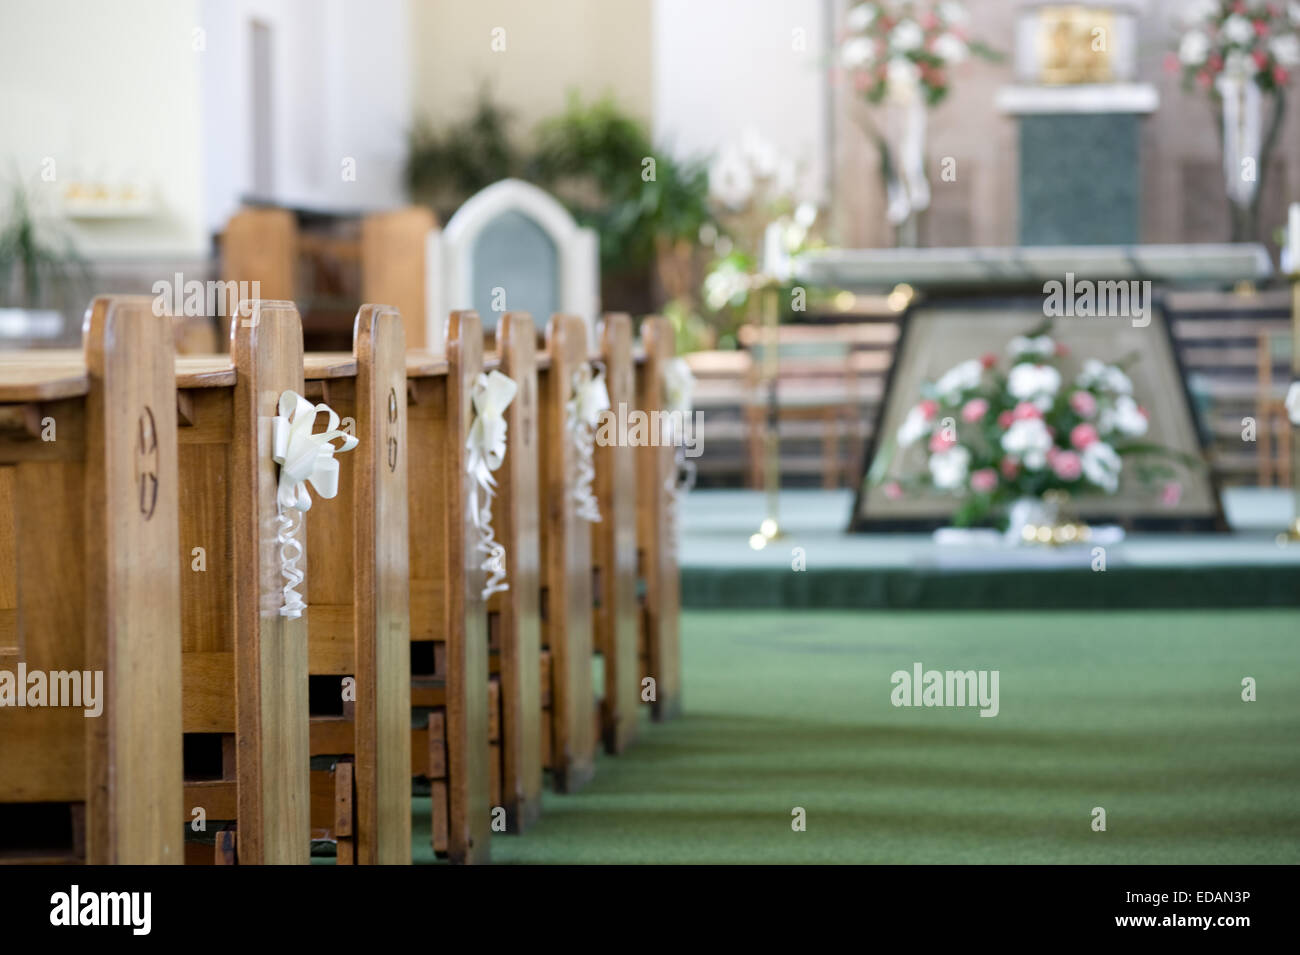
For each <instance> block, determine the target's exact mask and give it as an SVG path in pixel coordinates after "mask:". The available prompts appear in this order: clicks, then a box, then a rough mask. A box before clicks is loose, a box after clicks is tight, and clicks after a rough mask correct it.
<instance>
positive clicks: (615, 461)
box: [591, 315, 640, 753]
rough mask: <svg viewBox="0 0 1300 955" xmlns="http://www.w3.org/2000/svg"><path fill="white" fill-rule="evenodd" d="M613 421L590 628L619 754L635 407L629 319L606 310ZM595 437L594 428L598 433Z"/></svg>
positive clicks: (602, 469) (633, 629)
mask: <svg viewBox="0 0 1300 955" xmlns="http://www.w3.org/2000/svg"><path fill="white" fill-rule="evenodd" d="M600 357H601V361H602V362H603V363H604V365H605V378H606V382H607V384H608V388H609V401H610V414H611V416H612V417H611V418H610V419H609V423H608V424H607V425H606V429H607V430H606V437H605V439H604V440H598V441H597V443H596V450H595V457H596V462H595V464H596V484H595V491H596V498H597V500H598V501H599V502H600V515H601V520H600V522H599V523H596V524H592V525H591V534H592V537H591V553H592V565H593V571H594V572H593V575H592V581H593V582H592V586H593V588H594V589H595V591H596V611H595V618H594V627H595V629H594V633H595V644H596V649H597V651H598V652H599V653H600V655H601V658H602V661H603V663H604V677H605V679H604V695H603V697H602V699H601V705H600V720H601V735H602V738H603V740H604V744H605V750H606V752H609V753H621V752H623V750H624V749H626V748H627V746H628V745H629V744H630V743H631V742H632V740H633V738H634V737H635V736H636V727H637V714H638V711H639V709H640V705H639V700H640V697H639V695H638V690H639V686H640V682H639V679H638V678H639V676H640V673H639V666H638V663H637V620H636V615H637V603H636V558H637V554H636V467H637V462H636V449H635V448H634V447H633V446H632V444H630V443H629V441H628V435H627V434H620V433H619V428H620V422H629V421H630V418H629V416H630V415H631V413H632V412H633V411H634V409H636V407H637V405H636V382H635V375H634V369H633V364H632V321H631V319H630V318H628V316H627V315H607V316H606V317H605V319H604V321H603V322H602V323H601V328H600ZM598 434H599V432H598Z"/></svg>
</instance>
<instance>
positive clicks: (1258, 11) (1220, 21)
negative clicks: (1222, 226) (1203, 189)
mask: <svg viewBox="0 0 1300 955" xmlns="http://www.w3.org/2000/svg"><path fill="white" fill-rule="evenodd" d="M1180 6H1181V25H1182V33H1181V36H1180V38H1179V40H1178V49H1177V52H1176V53H1172V52H1171V53H1170V54H1169V59H1168V63H1169V66H1170V68H1171V69H1174V70H1181V72H1182V74H1183V83H1184V86H1185V88H1187V89H1188V90H1193V89H1196V90H1201V91H1203V92H1204V93H1205V94H1206V95H1207V96H1209V98H1210V101H1211V103H1212V105H1213V106H1214V107H1215V112H1216V114H1217V120H1218V124H1219V129H1220V132H1221V134H1222V139H1223V172H1224V180H1225V182H1226V185H1227V193H1228V201H1229V203H1230V206H1231V209H1232V239H1233V241H1234V242H1247V241H1255V240H1257V239H1258V234H1259V201H1260V194H1261V192H1262V190H1263V184H1264V178H1265V175H1266V174H1267V171H1268V159H1269V156H1270V155H1271V154H1272V152H1273V148H1274V146H1276V144H1277V139H1278V136H1279V134H1280V133H1281V130H1282V123H1283V119H1284V117H1285V115H1286V87H1287V84H1288V83H1290V82H1291V78H1292V76H1294V74H1295V72H1296V68H1297V67H1300V2H1297V0H1288V2H1281V0H1186V2H1185V3H1184V4H1182V5H1180ZM1266 97H1271V98H1272V106H1271V108H1270V109H1269V111H1268V112H1269V116H1268V122H1267V125H1266V124H1265V122H1264V112H1265V110H1264V102H1265V98H1266Z"/></svg>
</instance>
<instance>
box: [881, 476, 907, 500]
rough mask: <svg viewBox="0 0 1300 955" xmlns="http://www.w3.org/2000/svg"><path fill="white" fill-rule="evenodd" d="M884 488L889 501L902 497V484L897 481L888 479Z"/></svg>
mask: <svg viewBox="0 0 1300 955" xmlns="http://www.w3.org/2000/svg"><path fill="white" fill-rule="evenodd" d="M884 490H885V497H887V498H889V499H890V500H891V501H898V500H901V499H902V497H903V486H902V485H901V484H899V483H898V482H897V481H890V482H889V483H888V484H886V485H885V488H884Z"/></svg>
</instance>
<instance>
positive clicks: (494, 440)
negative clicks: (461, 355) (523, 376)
mask: <svg viewBox="0 0 1300 955" xmlns="http://www.w3.org/2000/svg"><path fill="white" fill-rule="evenodd" d="M518 390H519V386H518V385H516V384H515V382H514V381H513V380H512V379H511V378H509V377H507V376H506V375H503V374H501V372H499V371H493V372H491V373H490V374H486V375H485V374H482V373H480V374H479V376H478V378H476V379H475V380H474V388H473V391H472V393H471V399H470V400H471V402H472V404H473V405H474V422H473V424H471V425H470V429H469V440H468V441H466V442H465V450H466V451H468V452H469V455H468V463H467V465H466V470H467V471H468V472H469V475H470V477H471V478H473V480H474V486H473V493H471V494H470V498H469V516H470V521H471V523H473V525H474V528H475V529H476V530H477V531H478V534H479V539H478V544H477V545H476V546H477V548H478V549H479V550H480V551H482V552H483V553H484V554H485V556H484V558H483V562H482V563H481V564H480V565H479V567H480V569H482V570H483V571H485V572H486V573H487V580H486V582H485V583H484V585H483V599H484V600H487V599H488V597H490V596H492V595H493V594H495V593H502V592H504V591H507V590H509V589H510V585H509V584H508V583H507V582H506V548H505V545H504V544H502V543H501V542H500V541H498V540H497V539H496V532H495V531H494V530H493V529H492V498H493V496H494V493H495V492H494V491H493V489H494V488H495V487H496V481H495V479H493V477H492V472H493V471H495V470H496V469H497V468H499V467H501V463H502V462H503V461H504V460H505V457H506V419H505V410H506V408H508V407H509V406H510V402H512V401H514V399H515V394H516V393H517V392H518Z"/></svg>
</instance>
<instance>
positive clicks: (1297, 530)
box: [1285, 249, 1300, 541]
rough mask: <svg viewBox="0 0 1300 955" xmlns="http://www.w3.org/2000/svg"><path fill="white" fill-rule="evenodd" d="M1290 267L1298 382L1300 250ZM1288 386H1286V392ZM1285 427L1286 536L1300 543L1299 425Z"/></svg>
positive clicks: (1293, 373) (1294, 368) (1294, 378)
mask: <svg viewBox="0 0 1300 955" xmlns="http://www.w3.org/2000/svg"><path fill="white" fill-rule="evenodd" d="M1291 255H1292V257H1293V258H1292V262H1291V265H1292V267H1293V269H1294V271H1292V273H1291V382H1292V384H1294V383H1295V382H1298V381H1300V262H1296V261H1295V259H1296V258H1300V249H1292V251H1291ZM1289 389H1290V385H1288V391H1289ZM1285 423H1286V425H1287V426H1288V427H1290V428H1291V497H1292V500H1293V502H1294V504H1295V513H1294V514H1293V515H1292V518H1291V524H1290V526H1289V527H1288V528H1287V533H1286V536H1287V537H1288V538H1289V539H1290V540H1292V541H1300V425H1294V424H1291V418H1290V415H1287V418H1286V422H1285Z"/></svg>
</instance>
